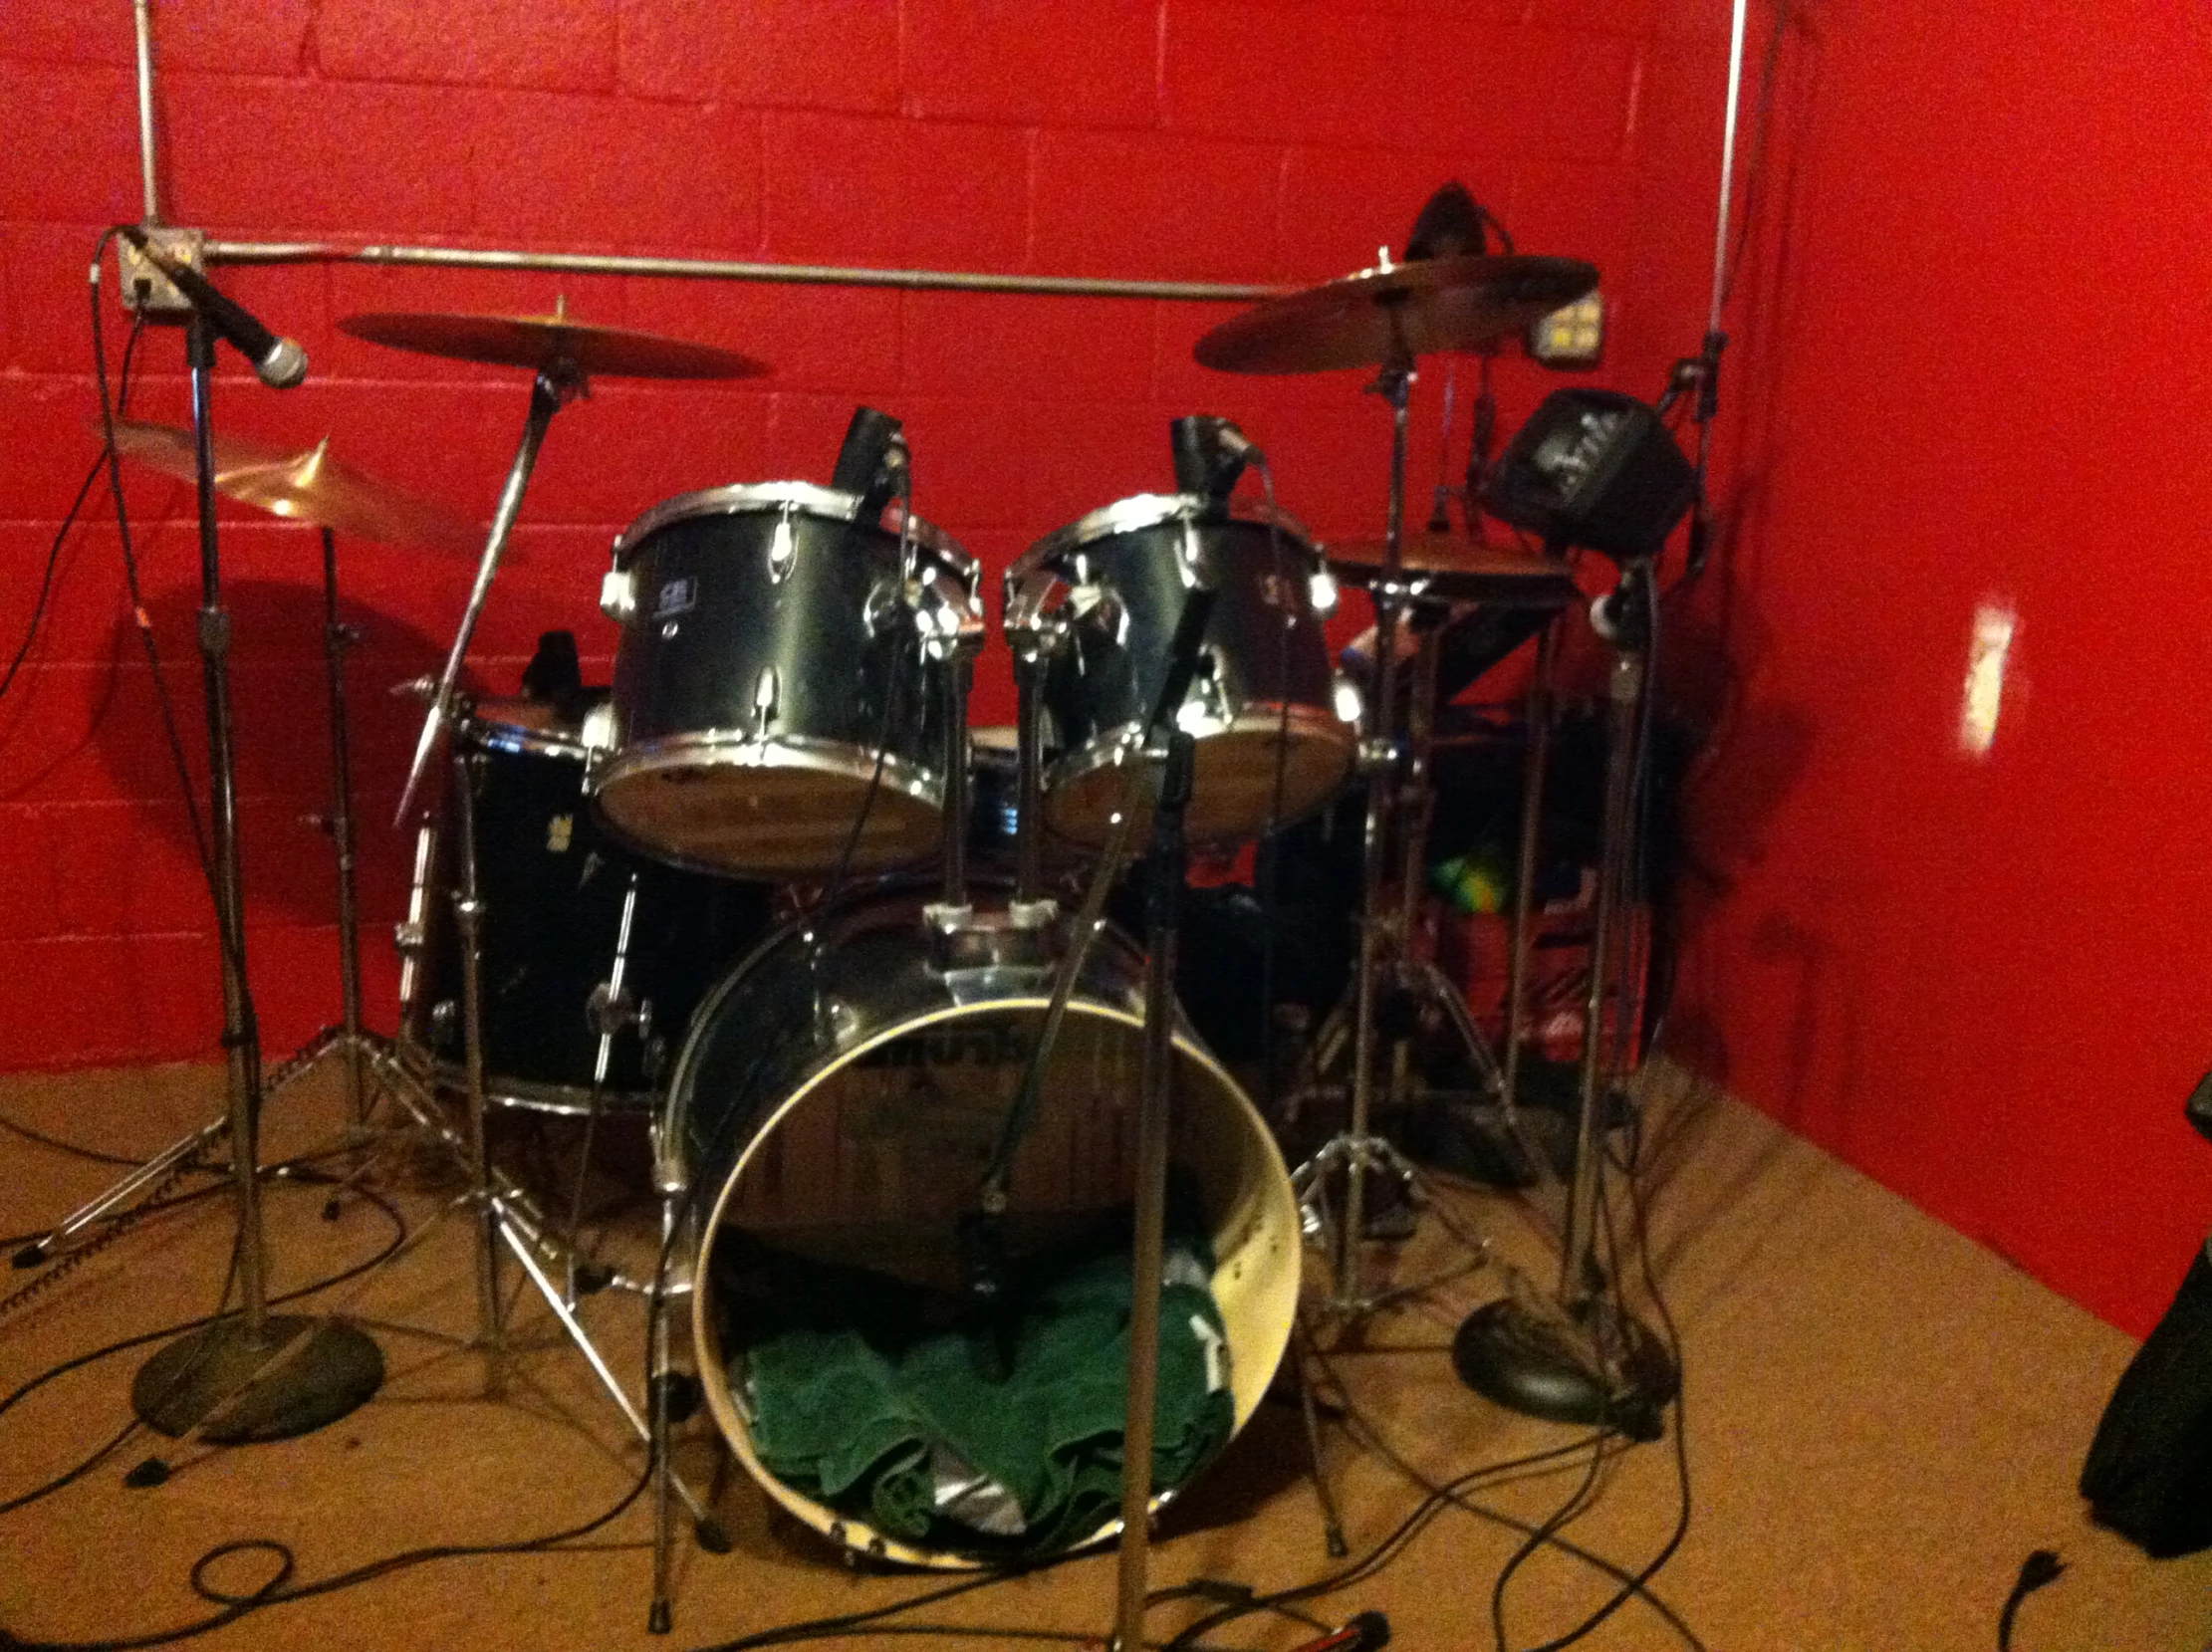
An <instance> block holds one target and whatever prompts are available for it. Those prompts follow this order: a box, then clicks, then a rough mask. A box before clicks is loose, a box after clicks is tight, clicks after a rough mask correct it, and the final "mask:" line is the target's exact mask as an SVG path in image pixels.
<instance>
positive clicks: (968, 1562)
mask: <svg viewBox="0 0 2212 1652" xmlns="http://www.w3.org/2000/svg"><path fill="white" fill-rule="evenodd" d="M848 910H849V911H850V910H852V909H851V908H849V909H848ZM796 927H798V926H797V925H793V926H789V927H787V928H785V929H783V930H780V931H778V932H777V933H776V934H775V935H772V936H770V937H769V938H768V939H767V940H765V941H763V942H762V943H761V944H760V946H758V947H756V948H755V949H754V950H753V952H752V953H751V954H750V955H748V956H747V957H746V958H745V959H744V960H743V961H742V962H741V963H739V964H738V966H737V967H736V968H735V969H733V970H732V971H731V972H730V973H729V974H728V975H727V976H726V977H724V979H723V981H722V983H721V984H720V985H719V986H717V987H716V988H715V989H714V991H713V992H711V993H710V994H708V996H707V998H706V1000H705V1001H704V1002H703V1003H702V1004H701V1005H700V1006H699V1009H698V1012H697V1014H696V1015H695V1016H694V1017H693V1018H692V1023H691V1033H690V1036H689V1037H687V1038H686V1039H685V1041H684V1048H683V1052H682V1054H681V1055H680V1056H679V1057H678V1058H677V1061H676V1065H675V1068H674V1071H673V1072H672V1074H671V1075H670V1079H669V1094H670V1096H671V1098H672V1100H673V1101H674V1103H675V1104H676V1105H677V1106H682V1107H685V1108H686V1109H687V1108H688V1104H689V1099H690V1080H691V1070H690V1069H691V1066H692V1062H693V1058H694V1053H695V1051H696V1048H697V1041H698V1039H699V1038H700V1036H701V1034H702V1032H703V1031H704V1029H706V1028H708V1027H711V1026H712V1025H714V1017H715V1016H716V1014H717V1013H718V1012H719V1011H720V1009H721V1005H722V1001H723V1000H724V999H725V998H727V997H728V996H729V994H730V993H731V992H733V991H735V990H736V988H737V986H738V984H739V982H741V981H742V980H743V979H744V978H745V977H746V976H748V975H750V974H751V973H752V971H753V970H755V969H756V968H759V967H760V966H761V965H762V964H763V962H764V961H765V960H766V959H767V958H768V957H769V956H770V954H772V953H773V952H774V951H775V950H776V949H777V948H778V947H779V946H780V945H781V944H782V943H783V942H784V941H785V940H786V939H787V938H788V937H789V935H790V934H791V932H792V929H793V928H796ZM1103 938H1104V939H1106V940H1108V941H1109V942H1110V939H1111V937H1110V936H1107V937H1103ZM1050 1004H1051V995H1050V994H1049V993H1036V994H1029V993H1025V994H1022V995H1019V996H1010V997H1006V998H991V999H978V1000H975V1001H973V1002H970V1003H966V1004H960V1005H956V1006H950V1007H947V1008H945V1009H943V1010H939V1011H933V1012H931V1013H929V1014H926V1015H922V1016H918V1017H914V1018H912V1019H910V1020H906V1021H902V1022H899V1023H896V1024H895V1025H892V1026H889V1027H885V1028H882V1029H879V1030H877V1031H876V1032H875V1033H873V1034H871V1035H869V1036H868V1037H867V1038H865V1039H862V1040H860V1041H859V1042H858V1043H856V1044H854V1045H853V1046H851V1047H850V1048H846V1049H840V1050H834V1051H832V1052H831V1053H830V1056H829V1058H828V1059H827V1060H825V1061H822V1062H818V1063H817V1064H816V1065H815V1066H814V1067H813V1068H812V1070H810V1071H809V1072H808V1074H807V1076H806V1078H805V1080H804V1081H803V1082H801V1083H800V1084H799V1085H798V1086H797V1087H796V1088H795V1089H793V1090H792V1092H791V1093H790V1094H789V1095H787V1096H785V1097H784V1098H783V1099H782V1100H781V1101H779V1102H778V1103H777V1104H776V1107H775V1109H774V1111H773V1112H771V1113H770V1114H769V1115H768V1117H766V1118H765V1119H763V1120H762V1121H761V1123H760V1124H759V1125H758V1126H757V1127H756V1128H755V1129H754V1130H753V1132H752V1134H751V1136H750V1137H749V1138H748V1140H747V1141H746V1143H745V1146H744V1148H743V1150H742V1151H741V1152H740V1153H739V1154H738V1156H737V1159H736V1161H735V1163H733V1164H732V1166H731V1167H730V1171H729V1174H728V1175H727V1176H725V1177H724V1178H723V1181H722V1185H721V1187H720V1188H719V1189H717V1190H716V1192H715V1195H714V1203H713V1206H712V1208H711V1211H710V1214H709V1215H708V1217H707V1220H706V1222H705V1223H704V1225H703V1226H702V1227H701V1228H700V1230H699V1232H700V1235H701V1239H700V1241H699V1249H698V1252H697V1254H696V1255H695V1256H694V1257H693V1258H692V1274H691V1278H692V1290H691V1340H692V1350H693V1353H694V1355H695V1357H696V1358H697V1360H698V1365H699V1378H700V1382H699V1386H700V1387H701V1389H703V1390H704V1392H705V1394H706V1403H707V1409H708V1411H709V1412H710V1413H711V1414H712V1415H713V1417H714V1422H715V1426H716V1427H717V1428H718V1429H720V1431H721V1433H722V1438H723V1440H724V1441H725V1442H726V1443H727V1444H728V1445H729V1447H730V1450H731V1452H732V1454H733V1455H734V1456H735V1457H736V1458H737V1460H738V1462H739V1463H740V1464H741V1465H742V1466H743V1467H744V1470H745V1472H746V1473H747V1474H748V1475H750V1476H751V1477H752V1479H753V1481H754V1483H755V1484H756V1485H758V1486H759V1487H761V1489H762V1490H764V1491H765V1492H767V1494H768V1495H769V1497H770V1498H771V1499H772V1500H774V1502H775V1503H776V1505H777V1506H778V1507H779V1508H781V1509H782V1510H783V1511H784V1512H785V1513H786V1514H788V1515H791V1516H792V1517H793V1518H794V1519H796V1520H798V1521H799V1522H800V1523H801V1524H802V1525H805V1526H807V1527H810V1528H812V1529H813V1530H814V1531H816V1532H819V1533H821V1534H824V1535H825V1536H827V1537H829V1538H830V1539H831V1540H832V1541H833V1542H836V1543H838V1544H840V1545H841V1546H843V1547H845V1548H847V1549H849V1550H853V1551H857V1552H861V1553H865V1554H868V1555H871V1556H874V1557H876V1558H879V1559H887V1560H892V1561H895V1562H897V1563H898V1564H900V1565H908V1566H916V1567H923V1568H927V1569H930V1570H936V1571H980V1570H985V1569H988V1568H989V1567H990V1566H992V1565H993V1564H995V1563H998V1562H995V1561H993V1560H990V1559H988V1558H983V1557H979V1556H976V1555H970V1554H961V1553H956V1552H953V1551H951V1550H946V1549H929V1548H921V1547H917V1546H916V1545H914V1544H912V1543H910V1542H907V1541H905V1540H904V1539H902V1538H896V1537H888V1536H885V1535H884V1534H881V1533H879V1532H877V1531H876V1530H875V1529H874V1528H873V1527H871V1526H869V1525H868V1524H867V1523H866V1522H865V1521H862V1520H858V1519H855V1518H852V1517H849V1516H845V1515H841V1514H839V1513H837V1512H836V1511H834V1510H831V1509H829V1508H826V1507H825V1506H824V1505H822V1504H819V1503H817V1502H815V1501H814V1500H813V1499H812V1498H809V1497H806V1496H804V1495H802V1494H801V1493H799V1492H797V1491H794V1490H793V1489H792V1488H791V1487H789V1486H787V1485H785V1484H784V1483H783V1482H782V1481H781V1480H779V1479H777V1478H776V1476H775V1475H773V1474H771V1473H770V1472H769V1471H768V1469H767V1468H766V1467H765V1466H763V1464H762V1463H761V1461H760V1459H759V1458H758V1457H757V1456H755V1454H754V1452H753V1443H752V1433H751V1426H750V1425H749V1424H748V1423H747V1422H746V1421H745V1419H744V1417H743V1415H742V1414H741V1413H740V1412H739V1411H738V1409H737V1402H736V1401H735V1400H734V1399H733V1398H732V1397H731V1393H730V1381H729V1376H730V1372H729V1363H728V1361H727V1360H726V1359H725V1358H724V1357H723V1353H722V1347H721V1337H720V1335H719V1334H718V1333H717V1331H716V1330H715V1328H714V1316H715V1306H714V1298H715V1292H714V1286H713V1269H712V1267H711V1266H710V1264H711V1261H712V1258H711V1255H710V1253H711V1250H712V1247H713V1242H714V1236H715V1235H716V1234H717V1233H718V1232H719V1231H720V1230H721V1226H722V1218H723V1215H724V1212H725V1211H726V1210H727V1209H728V1206H729V1202H730V1198H731V1196H732V1195H733V1194H734V1193H735V1191H736V1189H737V1184H738V1182H739V1180H740V1179H741V1178H742V1177H743V1176H744V1174H745V1172H746V1170H747V1168H748V1167H749V1166H750V1165H751V1164H752V1162H753V1157H754V1155H755V1154H756V1153H757V1152H759V1151H760V1149H761V1148H762V1146H763V1145H764V1144H765V1143H766V1142H767V1141H768V1139H769V1138H770V1137H771V1136H772V1135H774V1134H775V1132H776V1130H777V1129H778V1128H779V1127H780V1126H781V1125H782V1123H783V1122H784V1120H785V1119H787V1118H788V1117H790V1116H791V1114H792V1112H793V1111H794V1110H795V1109H796V1108H797V1107H798V1106H799V1105H800V1104H801V1103H802V1102H804V1101H805V1100H806V1099H807V1098H808V1097H809V1096H810V1095H812V1094H813V1093H814V1092H815V1091H816V1090H817V1089H818V1088H820V1087H821V1085H823V1084H824V1083H825V1082H827V1081H828V1080H829V1079H831V1078H832V1077H834V1076H836V1075H837V1074H838V1073H840V1072H841V1071H843V1070H844V1069H845V1068H846V1067H847V1066H849V1065H850V1064H852V1063H853V1062H857V1061H859V1060H860V1058H861V1057H863V1056H865V1055H866V1054H867V1053H868V1052H869V1051H872V1050H874V1049H876V1048H878V1047H879V1046H882V1045H884V1044H888V1043H890V1042H891V1041H892V1040H894V1039H899V1038H904V1037H906V1036H907V1035H909V1034H912V1033H915V1032H918V1031H920V1030H922V1029H924V1028H926V1027H930V1026H933V1025H937V1024H940V1023H943V1022H946V1021H955V1020H962V1019H966V1018H970V1017H976V1016H981V1015H984V1014H987V1013H990V1012H994V1011H1006V1010H1027V1011H1031V1012H1035V1013H1038V1014H1042V1013H1043V1012H1044V1011H1045V1010H1046V1009H1047V1008H1048V1007H1049V1006H1050ZM1068 1013H1069V1014H1070V1015H1071V1016H1073V1015H1078V1014H1084V1015H1095V1016H1098V1017H1100V1018H1102V1019H1104V1020H1107V1021H1112V1022H1117V1023H1119V1024H1120V1025H1122V1026H1124V1027H1127V1028H1130V1029H1131V1030H1133V1031H1136V1032H1139V1033H1141V1031H1142V1029H1143V1025H1144V1022H1143V1018H1142V1017H1141V1016H1139V1015H1133V1014H1131V1013H1129V1012H1128V1011H1126V1010H1120V1009H1116V1008H1115V1007H1114V1006H1112V1005H1110V1004H1103V1003H1101V1002H1099V1001H1098V1000H1097V999H1092V998H1085V997H1083V996H1081V995H1080V994H1079V995H1078V996H1077V997H1075V998H1073V999H1071V1000H1070V1001H1069V1004H1068ZM1178 1014H1179V1012H1178ZM1174 1047H1175V1052H1176V1054H1177V1056H1178V1057H1179V1058H1181V1060H1180V1061H1178V1062H1177V1063H1176V1072H1177V1075H1178V1077H1180V1076H1181V1074H1182V1073H1183V1072H1185V1071H1187V1070H1188V1069H1189V1064H1195V1065H1196V1066H1197V1067H1198V1068H1199V1069H1200V1070H1202V1071H1204V1072H1206V1073H1207V1074H1208V1075H1209V1076H1210V1077H1211V1078H1212V1079H1213V1087H1212V1088H1211V1089H1210V1090H1209V1091H1208V1093H1209V1094H1210V1095H1214V1096H1220V1097H1226V1098H1227V1099H1228V1100H1229V1101H1230V1102H1231V1103H1233V1106H1232V1110H1231V1117H1233V1118H1235V1119H1236V1120H1237V1122H1240V1123H1242V1124H1243V1125H1244V1126H1245V1138H1244V1139H1245V1140H1246V1141H1247V1143H1248V1144H1250V1145H1252V1146H1254V1147H1256V1148H1257V1149H1258V1154H1257V1156H1258V1157H1259V1159H1260V1164H1259V1166H1258V1168H1259V1170H1260V1171H1261V1172H1262V1174H1261V1175H1260V1177H1259V1178H1257V1180H1258V1182H1259V1190H1258V1193H1257V1196H1256V1197H1255V1198H1254V1199H1253V1200H1252V1203H1251V1207H1250V1208H1248V1209H1245V1210H1242V1211H1236V1212H1224V1213H1223V1219H1222V1221H1221V1222H1220V1223H1219V1224H1218V1225H1217V1228H1216V1234H1217V1237H1218V1235H1219V1234H1220V1233H1222V1232H1227V1233H1230V1234H1232V1235H1237V1236H1240V1237H1239V1238H1238V1242H1237V1244H1236V1245H1235V1246H1234V1247H1233V1248H1230V1247H1217V1249H1216V1254H1215V1258H1214V1274H1213V1280H1212V1286H1213V1289H1214V1295H1215V1300H1216V1302H1217V1303H1218V1304H1219V1306H1220V1309H1221V1316H1222V1322H1223V1326H1224V1328H1225V1329H1226V1331H1227V1336H1228V1348H1229V1352H1230V1376H1229V1387H1230V1399H1231V1422H1230V1428H1229V1435H1228V1441H1233V1440H1234V1439H1235V1438H1236V1437H1237V1435H1238V1434H1240V1433H1242V1432H1243V1430H1244V1427H1245V1425H1246V1424H1247V1423H1248V1422H1249V1421H1250V1420H1251V1418H1252V1415H1253V1413H1254V1412H1255V1411H1257V1410H1258V1409H1259V1407H1260V1404H1261V1402H1262V1401H1263V1400H1264V1399H1265V1398H1266V1396H1267V1392H1268V1389H1269V1387H1270V1386H1271V1385H1272V1384H1273V1382H1274V1380H1275V1372H1276V1368H1277V1366H1278V1365H1280V1364H1281V1362H1282V1358H1283V1353H1284V1350H1285V1349H1286V1348H1288V1347H1289V1345H1290V1338H1291V1330H1292V1327H1293V1325H1294V1323H1295V1322H1296V1319H1297V1314H1298V1296H1299V1270H1300V1268H1301V1266H1302V1264H1303V1261H1304V1237H1303V1231H1302V1229H1301V1226H1300V1220H1301V1219H1300V1214H1299V1208H1298V1195H1297V1193H1296V1191H1295V1190H1294V1188H1293V1187H1292V1184H1291V1176H1290V1169H1289V1167H1288V1166H1287V1165H1286V1164H1285V1163H1284V1161H1283V1155H1282V1150H1281V1149H1280V1148H1279V1147H1278V1146H1277V1145H1276V1142H1275V1137H1274V1133H1273V1132H1272V1131H1270V1130H1269V1129H1268V1127H1267V1122H1266V1120H1265V1119H1263V1118H1262V1117H1261V1116H1260V1112H1259V1109H1258V1108H1257V1107H1255V1106H1254V1105H1253V1104H1252V1099H1251V1097H1249V1096H1248V1095H1246V1094H1245V1093H1244V1090H1243V1088H1242V1087H1241V1086H1240V1085H1238V1083H1237V1082H1236V1080H1235V1079H1233V1078H1232V1077H1230V1075H1229V1073H1228V1071H1227V1069H1226V1068H1224V1067H1223V1066H1222V1065H1221V1063H1220V1062H1218V1061H1216V1060H1215V1059H1214V1057H1213V1055H1212V1053H1211V1052H1210V1051H1208V1050H1207V1049H1206V1048H1205V1047H1204V1046H1203V1045H1202V1044H1200V1043H1199V1042H1198V1041H1197V1040H1196V1039H1194V1038H1192V1037H1191V1036H1189V1035H1188V1034H1186V1033H1185V1032H1183V1031H1182V1030H1181V1029H1180V1028H1178V1029H1177V1030H1176V1033H1175V1040H1174ZM1186 1063H1188V1064H1186ZM1181 1087H1182V1086H1180V1085H1179V1086H1178V1088H1181ZM1186 1104H1187V1102H1184V1101H1182V1100H1180V1098H1179V1100H1178V1106H1181V1105H1186ZM686 1128H687V1120H686V1119H684V1118H683V1117H681V1116H680V1115H678V1116H677V1117H676V1118H675V1121H674V1128H673V1132H672V1133H673V1134H674V1136H675V1138H676V1139H677V1140H678V1141H679V1142H680V1141H681V1140H682V1137H683V1132H684V1131H685V1129H686ZM686 1151H688V1148H687V1147H686ZM1269 1172H1272V1174H1269ZM1231 1217H1234V1218H1235V1220H1233V1221H1232V1220H1230V1218H1231ZM1271 1245H1272V1246H1280V1247H1281V1249H1282V1251H1283V1253H1284V1258H1283V1259H1274V1258H1270V1257H1269V1256H1268V1254H1267V1252H1268V1249H1269V1248H1270V1246H1271ZM1286 1261H1287V1266H1286V1265H1285V1262H1286ZM1270 1262H1273V1263H1274V1264H1275V1266H1274V1267H1273V1268H1272V1269H1269V1268H1268V1267H1267V1266H1266V1265H1267V1264H1269V1263H1270ZM1248 1274H1249V1275H1250V1276H1252V1277H1251V1278H1250V1279H1249V1280H1248V1279H1247V1277H1246V1276H1247V1275H1248ZM1270 1276H1272V1277H1270ZM1224 1286H1226V1287H1228V1291H1227V1292H1226V1294H1225V1293H1224V1290H1223V1287H1224ZM1240 1326H1243V1327H1246V1329H1247V1335H1248V1337H1249V1335H1250V1334H1251V1332H1252V1329H1253V1328H1254V1327H1257V1331H1258V1335H1259V1336H1260V1338H1261V1339H1262V1340H1261V1341H1260V1342H1259V1343H1258V1344H1257V1346H1255V1345H1254V1344H1253V1343H1252V1342H1250V1341H1249V1340H1240V1338H1239V1336H1238V1330H1239V1328H1240ZM1263 1352H1264V1357H1254V1355H1255V1354H1259V1353H1263ZM1228 1441H1225V1442H1224V1445H1223V1449H1225V1450H1226V1449H1227V1444H1228ZM1178 1490H1179V1489H1178V1488H1170V1489H1169V1490H1167V1491H1164V1492H1155V1493H1154V1494H1153V1497H1152V1501H1151V1504H1150V1507H1151V1509H1152V1510H1153V1512H1154V1513H1155V1514H1156V1513H1157V1512H1158V1511H1159V1510H1161V1509H1163V1508H1165V1507H1166V1506H1167V1505H1168V1504H1169V1503H1170V1502H1172V1501H1173V1500H1174V1499H1175V1497H1176V1496H1177V1495H1178ZM1120 1531H1121V1521H1120V1518H1119V1517H1118V1516H1115V1517H1113V1518H1111V1519H1109V1520H1107V1521H1106V1524H1105V1525H1103V1526H1101V1527H1100V1528H1099V1529H1098V1530H1097V1531H1096V1532H1094V1533H1092V1534H1090V1535H1088V1536H1086V1537H1084V1538H1083V1539H1081V1540H1080V1541H1078V1542H1076V1543H1074V1544H1072V1545H1070V1547H1068V1548H1067V1549H1065V1550H1062V1551H1061V1552H1063V1553H1081V1552H1082V1551H1084V1550H1085V1549H1089V1548H1093V1547H1096V1546H1097V1545H1099V1544H1101V1543H1104V1542H1108V1541H1111V1540H1112V1539H1113V1538H1114V1537H1116V1536H1118V1535H1119V1534H1120Z"/></svg>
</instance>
